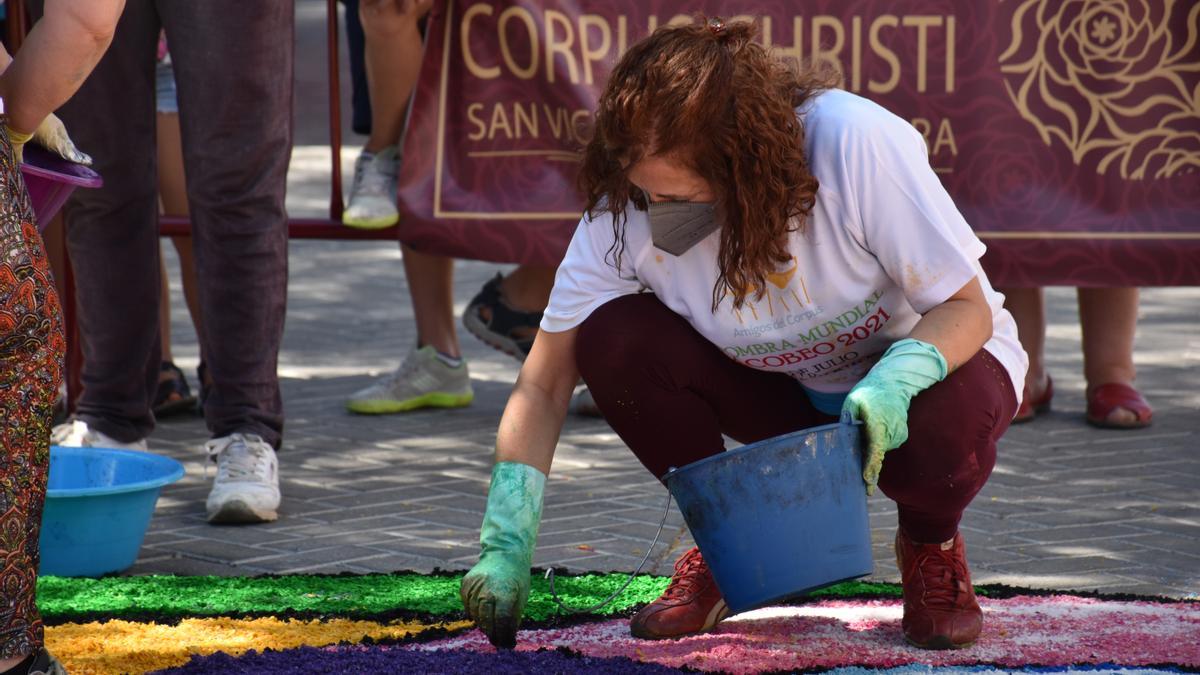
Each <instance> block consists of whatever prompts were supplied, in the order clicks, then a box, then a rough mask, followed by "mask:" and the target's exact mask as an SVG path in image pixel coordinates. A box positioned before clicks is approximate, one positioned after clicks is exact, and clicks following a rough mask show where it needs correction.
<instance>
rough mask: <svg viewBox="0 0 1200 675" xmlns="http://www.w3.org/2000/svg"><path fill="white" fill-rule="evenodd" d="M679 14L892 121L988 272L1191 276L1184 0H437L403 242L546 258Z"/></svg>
mask: <svg viewBox="0 0 1200 675" xmlns="http://www.w3.org/2000/svg"><path fill="white" fill-rule="evenodd" d="M694 11H703V12H706V13H711V14H721V15H722V16H724V17H726V18H732V17H733V16H735V15H736V16H738V17H741V18H754V19H756V20H758V21H759V22H760V26H761V32H762V39H763V40H764V42H765V43H766V44H768V45H769V46H771V47H772V48H773V49H775V51H776V53H777V54H778V55H780V56H783V57H785V58H790V59H796V60H797V61H799V60H800V59H803V60H805V61H808V62H819V63H826V64H829V65H832V66H833V67H836V68H838V69H839V70H840V72H841V73H842V76H843V82H844V85H843V86H844V87H845V88H846V89H848V90H850V91H853V92H855V93H858V94H860V95H863V96H867V97H870V98H871V99H873V100H876V101H878V102H879V103H881V104H883V105H885V106H886V107H888V108H889V109H890V110H892V111H893V112H895V113H896V114H898V115H900V116H902V117H904V118H905V119H908V120H910V121H911V123H912V124H913V125H914V126H915V127H916V128H917V129H918V130H919V131H921V133H922V134H923V135H924V136H925V138H926V140H927V143H928V147H929V153H930V155H929V159H930V162H931V164H932V165H933V167H934V168H935V169H936V170H937V172H938V174H939V175H940V176H941V178H942V180H943V182H944V184H945V185H946V188H947V189H948V190H949V191H950V193H951V195H953V197H954V199H955V201H956V203H957V204H958V206H959V208H960V209H961V210H962V212H963V214H964V215H965V216H966V217H967V220H968V222H970V223H971V224H972V226H973V227H974V228H975V229H976V232H977V233H978V234H979V236H980V237H981V238H982V239H983V240H984V242H985V243H987V245H988V248H989V252H988V253H987V255H986V256H985V257H984V264H985V266H986V267H987V268H988V270H989V273H990V274H991V276H992V277H993V281H994V282H995V283H997V284H1008V285H1044V284H1078V285H1100V286H1104V285H1195V284H1200V2H1196V0H997V1H987V2H980V1H979V0H856V1H849V2H847V1H844V0H842V1H835V0H803V1H800V0H793V1H791V2H785V1H783V0H775V1H769V0H761V1H754V0H731V1H729V2H711V1H706V2H701V3H698V4H692V3H684V2H678V1H669V0H649V1H645V2H639V3H612V2H598V1H591V0H560V1H555V0H547V1H544V2H542V1H539V2H532V1H530V0H512V1H509V2H488V1H482V0H449V2H447V3H446V4H445V5H443V6H440V7H439V8H438V9H437V10H436V11H435V13H434V16H433V17H432V20H431V21H430V23H429V28H428V37H427V43H426V53H425V60H424V63H423V65H422V70H421V76H420V81H419V83H418V86H417V90H416V93H415V98H414V103H413V108H412V111H411V119H410V122H409V128H408V133H407V136H406V139H405V143H404V163H403V168H402V170H401V177H400V182H401V186H400V187H401V190H400V201H401V209H402V211H403V213H404V218H403V220H402V221H401V222H402V224H401V230H400V236H401V238H402V239H404V240H405V241H407V242H409V243H411V244H413V245H414V246H416V247H418V248H421V249H424V250H429V251H432V252H438V253H443V254H446V255H452V256H456V257H464V258H476V259H483V260H495V261H501V262H529V263H538V264H546V265H556V264H557V263H558V260H559V259H560V258H561V256H562V253H563V251H564V250H565V248H566V244H567V242H568V241H569V239H570V236H571V233H572V232H573V231H574V227H575V224H576V223H577V222H578V220H579V212H580V208H581V200H580V198H579V196H578V194H577V193H576V191H575V189H574V177H575V172H576V168H577V166H578V164H577V157H578V154H577V153H578V151H579V150H580V148H581V147H582V145H583V143H584V141H585V139H586V136H587V133H588V129H589V128H590V124H591V116H592V111H593V107H594V103H595V100H596V97H597V95H598V92H599V90H600V87H601V86H602V85H603V83H604V81H605V78H606V77H607V74H608V72H609V70H610V69H611V68H612V66H613V65H614V63H615V62H616V59H617V58H618V56H619V55H620V54H621V53H623V52H624V50H625V49H626V48H627V47H628V45H630V44H631V43H632V42H634V41H636V40H638V39H639V38H641V37H643V36H645V35H646V34H647V33H648V32H649V31H651V30H653V29H654V28H655V27H656V26H658V25H661V24H664V23H672V22H683V21H690V20H691V18H690V15H691V13H692V12H694Z"/></svg>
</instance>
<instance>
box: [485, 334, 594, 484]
mask: <svg viewBox="0 0 1200 675" xmlns="http://www.w3.org/2000/svg"><path fill="white" fill-rule="evenodd" d="M578 379H579V373H578V371H577V370H576V367H575V330H570V331H566V332H564V333H545V332H539V333H538V337H537V340H536V341H535V342H534V345H533V350H532V351H531V352H530V354H529V358H527V359H526V360H525V365H524V366H523V367H522V368H521V375H520V377H518V378H517V384H516V386H515V387H513V392H512V395H511V396H509V399H508V405H507V406H505V407H504V415H503V417H501V418H500V428H499V430H498V431H497V433H496V461H497V462H521V463H522V464H529V465H530V466H533V467H535V468H537V469H538V470H539V471H541V472H542V473H544V474H547V475H549V473H550V463H551V461H553V459H554V449H555V447H556V446H557V445H558V436H559V434H560V433H562V427H563V420H564V419H566V416H567V408H568V406H569V405H570V402H571V392H572V391H573V390H574V389H575V383H576V382H577V381H578Z"/></svg>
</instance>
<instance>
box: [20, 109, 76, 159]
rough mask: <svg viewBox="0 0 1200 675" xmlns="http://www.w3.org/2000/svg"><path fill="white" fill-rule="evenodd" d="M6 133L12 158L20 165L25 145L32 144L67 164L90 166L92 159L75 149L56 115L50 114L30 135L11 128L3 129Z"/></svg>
mask: <svg viewBox="0 0 1200 675" xmlns="http://www.w3.org/2000/svg"><path fill="white" fill-rule="evenodd" d="M4 130H5V131H6V132H8V140H9V142H10V143H12V146H13V156H14V157H15V158H16V160H17V162H18V163H20V162H21V160H22V159H24V148H25V143H27V142H33V143H37V144H38V145H40V146H42V147H43V148H46V149H47V150H49V151H50V152H53V153H54V154H56V155H58V156H59V157H62V158H63V159H65V160H67V161H68V162H74V163H76V164H82V165H84V166H91V165H92V158H91V157H90V156H88V155H87V154H86V153H83V152H80V150H79V148H77V147H75V143H74V141H72V140H71V137H70V136H69V135H67V127H66V126H64V125H63V123H62V120H60V119H58V115H55V114H54V113H50V114H49V115H47V116H46V119H44V120H42V123H41V124H39V125H38V128H37V129H34V131H33V133H32V134H26V133H21V132H19V131H17V130H15V129H13V128H11V127H7V126H6V127H5V128H4Z"/></svg>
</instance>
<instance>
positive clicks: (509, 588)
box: [459, 462, 546, 649]
mask: <svg viewBox="0 0 1200 675" xmlns="http://www.w3.org/2000/svg"><path fill="white" fill-rule="evenodd" d="M545 488H546V474H544V473H542V472H541V471H538V470H537V469H535V468H533V467H532V466H529V465H528V464H521V463H518V462H499V463H497V464H496V466H495V467H493V468H492V486H491V488H490V490H489V491H488V503H487V510H486V511H485V512H484V514H483V528H482V530H481V531H480V533H479V543H480V544H481V545H482V546H483V552H482V553H480V555H479V562H478V563H477V564H476V565H475V566H474V567H472V568H471V571H470V572H467V574H466V576H464V577H463V580H462V585H461V586H460V587H459V595H461V596H462V602H463V607H464V608H466V610H467V614H469V615H470V616H471V618H472V619H474V620H475V625H477V626H479V628H480V630H482V631H483V632H484V634H485V635H487V637H488V640H489V641H490V642H491V643H492V644H493V645H494V646H496V647H499V648H502V649H512V648H513V647H515V646H517V628H518V627H519V626H520V625H521V613H522V612H523V611H524V610H525V602H526V601H527V600H528V599H529V568H530V566H531V565H532V564H533V545H534V542H535V541H536V540H537V530H538V523H540V522H541V520H542V493H543V492H544V491H545Z"/></svg>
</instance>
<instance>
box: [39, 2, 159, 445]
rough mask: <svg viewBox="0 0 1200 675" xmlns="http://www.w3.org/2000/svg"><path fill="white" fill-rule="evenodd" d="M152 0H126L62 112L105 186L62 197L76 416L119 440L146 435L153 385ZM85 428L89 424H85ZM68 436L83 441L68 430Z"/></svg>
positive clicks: (155, 247)
mask: <svg viewBox="0 0 1200 675" xmlns="http://www.w3.org/2000/svg"><path fill="white" fill-rule="evenodd" d="M158 21H159V19H158V16H157V13H156V12H155V8H154V6H153V4H151V3H140V2H139V3H129V4H128V5H127V6H126V7H125V10H124V12H123V13H122V15H121V19H120V22H119V23H118V25H117V32H116V35H115V36H114V38H113V44H112V46H111V47H110V48H109V50H108V51H107V52H106V53H105V54H104V57H103V58H102V59H101V60H100V63H99V65H98V66H97V67H96V70H95V71H94V72H93V73H92V74H91V75H90V76H89V77H88V78H87V80H86V81H85V82H84V83H83V85H82V86H81V87H80V89H79V91H78V92H77V93H76V94H75V95H74V96H73V97H72V98H71V100H69V101H68V102H67V103H66V104H65V105H64V106H62V108H61V109H60V110H59V115H60V117H62V119H63V122H64V123H65V124H66V126H67V128H68V129H70V130H71V135H72V137H73V138H74V140H75V142H76V143H78V145H79V147H80V148H81V149H84V151H85V152H88V153H89V154H91V155H92V157H94V158H95V166H94V167H93V168H94V169H95V170H96V171H97V172H98V173H99V174H100V175H102V176H104V186H103V187H101V188H98V189H94V190H77V191H76V192H75V193H74V195H72V198H71V200H70V201H69V202H68V203H67V205H66V209H65V214H66V222H67V243H68V247H69V249H70V254H71V263H72V265H73V266H74V271H75V278H76V282H77V283H76V293H77V296H76V297H77V298H78V308H79V319H80V332H81V336H82V338H83V340H82V342H83V361H84V364H83V372H82V379H83V392H82V394H81V395H80V398H79V401H78V408H77V413H76V417H77V418H78V420H79V421H81V422H84V423H86V424H87V427H88V428H89V429H90V430H94V431H96V432H99V433H101V434H103V435H104V436H106V437H109V438H110V439H112V440H113V441H116V442H118V443H121V444H134V445H138V446H139V447H140V446H142V445H144V440H143V439H145V437H146V436H147V435H149V434H150V432H151V430H152V429H153V428H154V418H153V415H152V414H151V412H150V407H151V401H152V400H153V397H154V394H155V391H156V390H157V385H158V373H159V363H160V357H159V346H158V338H159V324H158V310H159V298H160V294H161V285H160V284H161V282H160V280H159V248H158V247H159V241H158V232H157V227H156V224H157V217H158V199H157V195H156V192H155V157H154V145H155V139H154V133H155V129H154V52H155V44H156V41H157V38H158V31H159V23H158ZM89 433H91V432H90V431H89ZM66 442H70V443H72V444H80V443H83V444H88V441H87V440H86V439H85V438H73V439H71V440H69V441H66Z"/></svg>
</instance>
